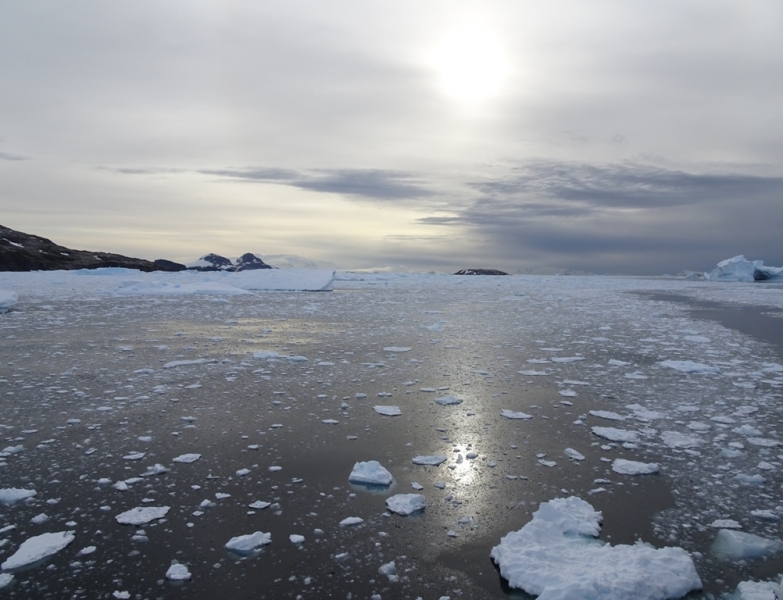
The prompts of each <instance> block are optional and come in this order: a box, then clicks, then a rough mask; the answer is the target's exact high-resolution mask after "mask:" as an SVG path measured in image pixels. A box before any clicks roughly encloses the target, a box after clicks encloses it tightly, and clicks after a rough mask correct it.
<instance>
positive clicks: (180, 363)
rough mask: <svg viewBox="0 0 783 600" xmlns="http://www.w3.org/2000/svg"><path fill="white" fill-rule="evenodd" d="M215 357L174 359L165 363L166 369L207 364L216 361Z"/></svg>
mask: <svg viewBox="0 0 783 600" xmlns="http://www.w3.org/2000/svg"><path fill="white" fill-rule="evenodd" d="M216 362H217V360H216V359H214V358H197V359H195V360H172V361H171V362H167V363H166V364H165V365H163V368H164V369H174V368H176V367H185V366H190V365H206V364H209V363H216Z"/></svg>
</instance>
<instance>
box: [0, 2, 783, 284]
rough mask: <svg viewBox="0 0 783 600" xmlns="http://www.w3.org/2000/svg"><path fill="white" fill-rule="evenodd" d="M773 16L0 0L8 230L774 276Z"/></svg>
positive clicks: (449, 260)
mask: <svg viewBox="0 0 783 600" xmlns="http://www.w3.org/2000/svg"><path fill="white" fill-rule="evenodd" d="M781 205H783V3H781V2H780V1H779V0H749V1H747V2H736V1H735V0H657V1H656V2H627V1H620V0H611V1H606V0H591V1H590V2H584V1H583V0H572V1H535V0H532V1H520V0H513V1H493V0H485V1H482V2H480V3H479V2H475V1H474V2H460V1H454V0H449V1H438V0H431V1H427V2H421V1H415V2H414V1H409V0H395V2H381V1H379V0H364V1H359V0H354V1H343V0H331V1H330V2H321V1H314V0H300V1H293V2H253V1H239V0H221V1H219V2H218V1H202V0H170V1H163V2H161V1H160V0H155V1H150V0H138V1H134V2H105V1H103V0H96V1H87V0H74V1H72V2H67V3H66V2H55V1H52V0H49V1H39V0H26V1H25V2H3V3H0V224H2V225H5V226H6V227H11V228H13V229H17V230H20V231H25V232H27V233H33V234H37V235H42V236H44V237H48V238H50V239H52V240H54V241H55V242H57V243H60V244H62V245H65V246H68V247H71V248H78V249H86V250H101V251H110V252H117V253H121V254H126V255H129V256H134V257H141V258H147V259H156V258H167V259H171V260H177V261H180V262H186V261H192V260H195V259H196V258H198V257H199V256H201V255H204V254H207V253H209V252H215V253H218V254H222V255H224V256H229V257H235V256H239V255H240V254H243V253H245V252H254V253H258V254H262V255H263V254H297V255H300V256H304V257H307V258H309V259H312V260H315V261H326V262H329V263H332V264H334V265H336V266H338V267H340V268H387V269H393V270H409V271H430V270H432V271H436V272H448V271H453V270H456V269H461V268H498V269H503V270H506V271H508V272H512V273H518V272H521V273H525V272H563V271H572V272H575V271H586V272H591V273H606V274H638V275H660V274H664V273H677V272H680V271H682V270H684V269H693V270H708V269H710V268H712V267H713V266H714V265H715V264H716V263H717V262H718V261H720V260H723V259H725V258H729V257H731V256H734V255H737V254H745V255H746V256H747V257H748V258H749V259H763V260H764V261H765V263H766V264H771V265H775V266H780V265H783V242H782V241H781V240H782V239H783V236H782V235H781V231H783V206H781Z"/></svg>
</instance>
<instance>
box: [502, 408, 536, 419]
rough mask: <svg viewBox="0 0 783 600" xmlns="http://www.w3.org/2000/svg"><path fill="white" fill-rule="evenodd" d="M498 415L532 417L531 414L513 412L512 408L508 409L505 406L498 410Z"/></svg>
mask: <svg viewBox="0 0 783 600" xmlns="http://www.w3.org/2000/svg"><path fill="white" fill-rule="evenodd" d="M500 416H501V417H505V418H507V419H532V418H533V415H529V414H527V413H523V412H514V411H513V410H509V409H507V408H504V409H503V410H501V411H500Z"/></svg>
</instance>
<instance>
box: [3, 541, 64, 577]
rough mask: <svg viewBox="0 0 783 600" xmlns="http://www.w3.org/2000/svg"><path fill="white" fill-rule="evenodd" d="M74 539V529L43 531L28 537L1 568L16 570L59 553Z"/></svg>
mask: <svg viewBox="0 0 783 600" xmlns="http://www.w3.org/2000/svg"><path fill="white" fill-rule="evenodd" d="M73 539H74V535H73V532H72V531H60V532H57V533H42V534H41V535H36V536H33V537H31V538H27V539H26V540H25V541H24V542H22V544H21V545H20V546H19V548H18V549H17V551H16V552H14V553H13V554H12V555H11V556H10V557H9V558H8V559H7V560H6V561H5V562H4V563H3V564H2V565H0V568H2V569H3V571H14V570H16V569H21V568H22V567H26V566H27V565H30V564H33V563H36V562H38V561H39V560H43V559H45V558H48V557H49V556H52V555H54V554H57V553H58V552H59V551H60V550H62V549H63V548H65V547H66V546H68V544H70V543H71V542H72V541H73Z"/></svg>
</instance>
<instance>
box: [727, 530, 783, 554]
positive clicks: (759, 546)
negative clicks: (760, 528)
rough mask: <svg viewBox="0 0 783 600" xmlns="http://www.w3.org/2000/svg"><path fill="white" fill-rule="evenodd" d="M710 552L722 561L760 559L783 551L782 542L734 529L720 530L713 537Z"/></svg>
mask: <svg viewBox="0 0 783 600" xmlns="http://www.w3.org/2000/svg"><path fill="white" fill-rule="evenodd" d="M711 551H712V553H713V554H714V555H715V556H717V557H718V558H721V559H724V560H737V559H743V558H761V557H763V556H769V555H771V554H777V553H778V552H781V551H783V542H781V541H780V540H769V539H767V538H763V537H761V536H758V535H753V534H752V533H743V532H742V531H736V530H734V529H721V530H720V531H718V534H717V535H716V536H715V541H714V542H713V543H712V548H711Z"/></svg>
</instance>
